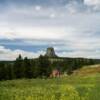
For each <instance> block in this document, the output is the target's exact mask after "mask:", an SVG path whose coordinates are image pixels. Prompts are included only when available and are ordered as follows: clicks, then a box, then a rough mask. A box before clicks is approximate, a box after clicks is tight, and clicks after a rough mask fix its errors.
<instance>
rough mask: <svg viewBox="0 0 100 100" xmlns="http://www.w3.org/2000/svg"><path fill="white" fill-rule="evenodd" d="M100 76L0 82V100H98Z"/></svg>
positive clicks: (99, 95)
mask: <svg viewBox="0 0 100 100" xmlns="http://www.w3.org/2000/svg"><path fill="white" fill-rule="evenodd" d="M99 97H100V74H93V75H88V76H70V77H66V78H58V79H57V78H55V79H21V80H12V81H1V82H0V100H99Z"/></svg>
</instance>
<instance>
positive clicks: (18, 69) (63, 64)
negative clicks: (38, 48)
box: [0, 55, 100, 80]
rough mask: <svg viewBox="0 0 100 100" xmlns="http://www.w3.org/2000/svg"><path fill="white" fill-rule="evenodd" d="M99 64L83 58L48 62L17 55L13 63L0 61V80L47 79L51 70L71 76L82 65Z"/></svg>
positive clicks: (40, 58) (44, 58)
mask: <svg viewBox="0 0 100 100" xmlns="http://www.w3.org/2000/svg"><path fill="white" fill-rule="evenodd" d="M96 63H100V60H94V59H83V58H66V59H64V60H63V61H55V62H52V63H51V62H50V60H49V58H48V57H46V56H42V55H40V56H39V58H37V59H28V58H27V57H25V58H22V56H21V55H19V56H18V57H17V58H16V60H15V61H12V62H4V61H0V80H12V79H21V78H48V77H49V75H50V74H51V73H52V70H54V69H58V70H59V71H60V72H61V73H64V72H66V73H67V74H71V73H72V72H73V70H76V69H78V68H81V67H82V66H83V65H92V64H96Z"/></svg>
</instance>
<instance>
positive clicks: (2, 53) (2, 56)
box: [0, 46, 44, 60]
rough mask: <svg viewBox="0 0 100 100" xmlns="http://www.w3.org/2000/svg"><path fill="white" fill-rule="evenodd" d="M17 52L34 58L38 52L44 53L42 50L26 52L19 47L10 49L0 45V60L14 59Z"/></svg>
mask: <svg viewBox="0 0 100 100" xmlns="http://www.w3.org/2000/svg"><path fill="white" fill-rule="evenodd" d="M19 54H21V55H22V57H28V58H36V57H38V56H39V55H40V54H44V51H37V52H28V51H24V50H20V49H16V50H11V49H7V48H5V47H4V46H0V60H15V59H16V58H17V57H18V55H19Z"/></svg>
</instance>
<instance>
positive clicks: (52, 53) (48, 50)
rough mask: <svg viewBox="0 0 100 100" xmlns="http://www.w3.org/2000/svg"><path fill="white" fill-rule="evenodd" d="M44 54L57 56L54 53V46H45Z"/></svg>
mask: <svg viewBox="0 0 100 100" xmlns="http://www.w3.org/2000/svg"><path fill="white" fill-rule="evenodd" d="M45 56H47V57H57V55H56V54H55V51H54V48H52V47H49V48H47V51H46V54H45Z"/></svg>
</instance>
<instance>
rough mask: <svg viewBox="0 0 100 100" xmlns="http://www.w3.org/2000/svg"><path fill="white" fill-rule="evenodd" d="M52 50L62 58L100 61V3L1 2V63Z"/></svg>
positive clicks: (80, 0)
mask: <svg viewBox="0 0 100 100" xmlns="http://www.w3.org/2000/svg"><path fill="white" fill-rule="evenodd" d="M51 46H52V47H54V48H55V51H56V53H57V54H58V55H59V56H64V57H88V58H100V0H0V60H14V59H15V58H16V57H17V56H18V54H22V55H23V56H27V57H29V58H34V57H38V56H39V55H40V54H44V53H45V50H46V48H47V47H51Z"/></svg>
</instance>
